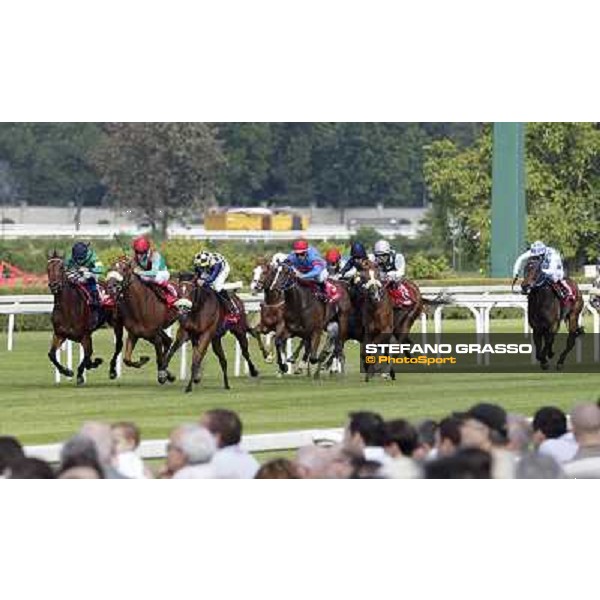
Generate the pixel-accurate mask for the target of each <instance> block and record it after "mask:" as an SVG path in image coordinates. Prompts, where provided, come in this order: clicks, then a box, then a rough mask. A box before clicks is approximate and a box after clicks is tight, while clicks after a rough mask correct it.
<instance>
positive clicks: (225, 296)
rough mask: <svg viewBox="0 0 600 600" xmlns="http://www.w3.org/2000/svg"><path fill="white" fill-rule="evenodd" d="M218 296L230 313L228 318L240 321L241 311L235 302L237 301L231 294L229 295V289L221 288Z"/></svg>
mask: <svg viewBox="0 0 600 600" xmlns="http://www.w3.org/2000/svg"><path fill="white" fill-rule="evenodd" d="M217 297H218V298H219V300H220V301H221V303H222V304H223V306H224V307H225V309H226V310H227V312H228V313H229V314H228V320H230V321H238V320H239V317H240V311H239V310H238V307H237V305H236V304H235V302H234V301H233V300H232V299H231V296H230V295H229V293H228V292H227V290H221V291H220V292H217Z"/></svg>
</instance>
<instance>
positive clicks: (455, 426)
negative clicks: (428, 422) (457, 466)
mask: <svg viewBox="0 0 600 600" xmlns="http://www.w3.org/2000/svg"><path fill="white" fill-rule="evenodd" d="M461 427H462V421H461V420H460V419H459V418H458V417H446V418H445V419H442V420H441V421H440V424H439V426H438V429H437V432H436V449H437V455H438V456H439V457H440V458H442V457H444V456H451V455H452V454H454V453H455V452H456V451H457V450H458V448H459V447H460V429H461Z"/></svg>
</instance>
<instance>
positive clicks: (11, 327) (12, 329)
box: [7, 304, 17, 352]
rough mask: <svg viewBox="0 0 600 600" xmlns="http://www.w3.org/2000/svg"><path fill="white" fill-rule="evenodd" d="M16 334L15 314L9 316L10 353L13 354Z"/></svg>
mask: <svg viewBox="0 0 600 600" xmlns="http://www.w3.org/2000/svg"><path fill="white" fill-rule="evenodd" d="M16 306H17V305H16V304H15V308H16ZM14 333H15V313H10V315H8V348H7V349H8V351H9V352H12V349H13V335H14Z"/></svg>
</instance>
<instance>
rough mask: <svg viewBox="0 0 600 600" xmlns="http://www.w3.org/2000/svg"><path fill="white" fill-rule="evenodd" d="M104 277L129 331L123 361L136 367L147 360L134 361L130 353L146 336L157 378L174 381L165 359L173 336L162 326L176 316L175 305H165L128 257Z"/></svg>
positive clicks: (159, 295) (143, 357)
mask: <svg viewBox="0 0 600 600" xmlns="http://www.w3.org/2000/svg"><path fill="white" fill-rule="evenodd" d="M106 279H107V284H106V291H107V292H108V294H109V295H110V296H111V297H112V298H113V299H114V300H115V302H116V306H117V311H118V315H119V320H120V321H121V322H122V324H123V326H124V327H125V329H126V330H127V333H128V336H127V344H126V347H125V356H124V357H123V363H124V364H125V365H126V366H128V367H134V368H136V369H139V368H140V367H142V366H143V365H144V364H146V363H147V362H148V361H149V360H150V359H149V357H147V356H142V357H140V360H139V361H134V360H132V355H133V351H134V349H135V346H136V344H137V342H138V340H139V339H140V338H141V339H144V340H147V341H148V342H150V343H151V344H152V345H153V346H154V350H155V352H156V366H157V370H158V382H159V383H160V384H164V383H166V382H167V381H171V382H172V381H175V377H174V375H172V374H171V373H170V372H169V371H168V369H167V367H166V363H165V356H166V352H167V351H168V349H169V348H170V346H171V341H172V340H171V338H170V337H169V335H168V334H167V333H166V332H165V331H164V330H165V329H166V328H167V327H170V326H171V325H172V324H173V323H174V322H175V321H176V320H177V317H178V315H179V312H178V310H177V308H175V307H168V306H167V304H166V303H165V302H164V300H163V299H162V294H161V293H160V291H159V290H155V289H153V287H151V285H152V284H150V285H148V284H146V283H144V282H143V281H142V280H141V279H140V278H139V277H138V276H137V275H136V274H135V273H134V272H133V264H132V262H131V260H130V259H129V258H127V257H123V258H121V259H119V260H118V261H117V262H116V263H115V265H114V266H113V268H112V270H111V271H110V272H109V273H108V274H107V278H106ZM121 347H122V341H121ZM119 351H120V348H119Z"/></svg>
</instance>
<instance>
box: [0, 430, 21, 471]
mask: <svg viewBox="0 0 600 600" xmlns="http://www.w3.org/2000/svg"><path fill="white" fill-rule="evenodd" d="M21 458H25V453H24V452H23V446H21V444H20V442H19V440H17V439H16V438H14V437H10V436H8V435H3V436H0V475H2V473H3V472H4V471H5V470H6V469H7V468H8V467H10V465H11V464H12V463H13V462H14V461H15V460H19V459H21Z"/></svg>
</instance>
